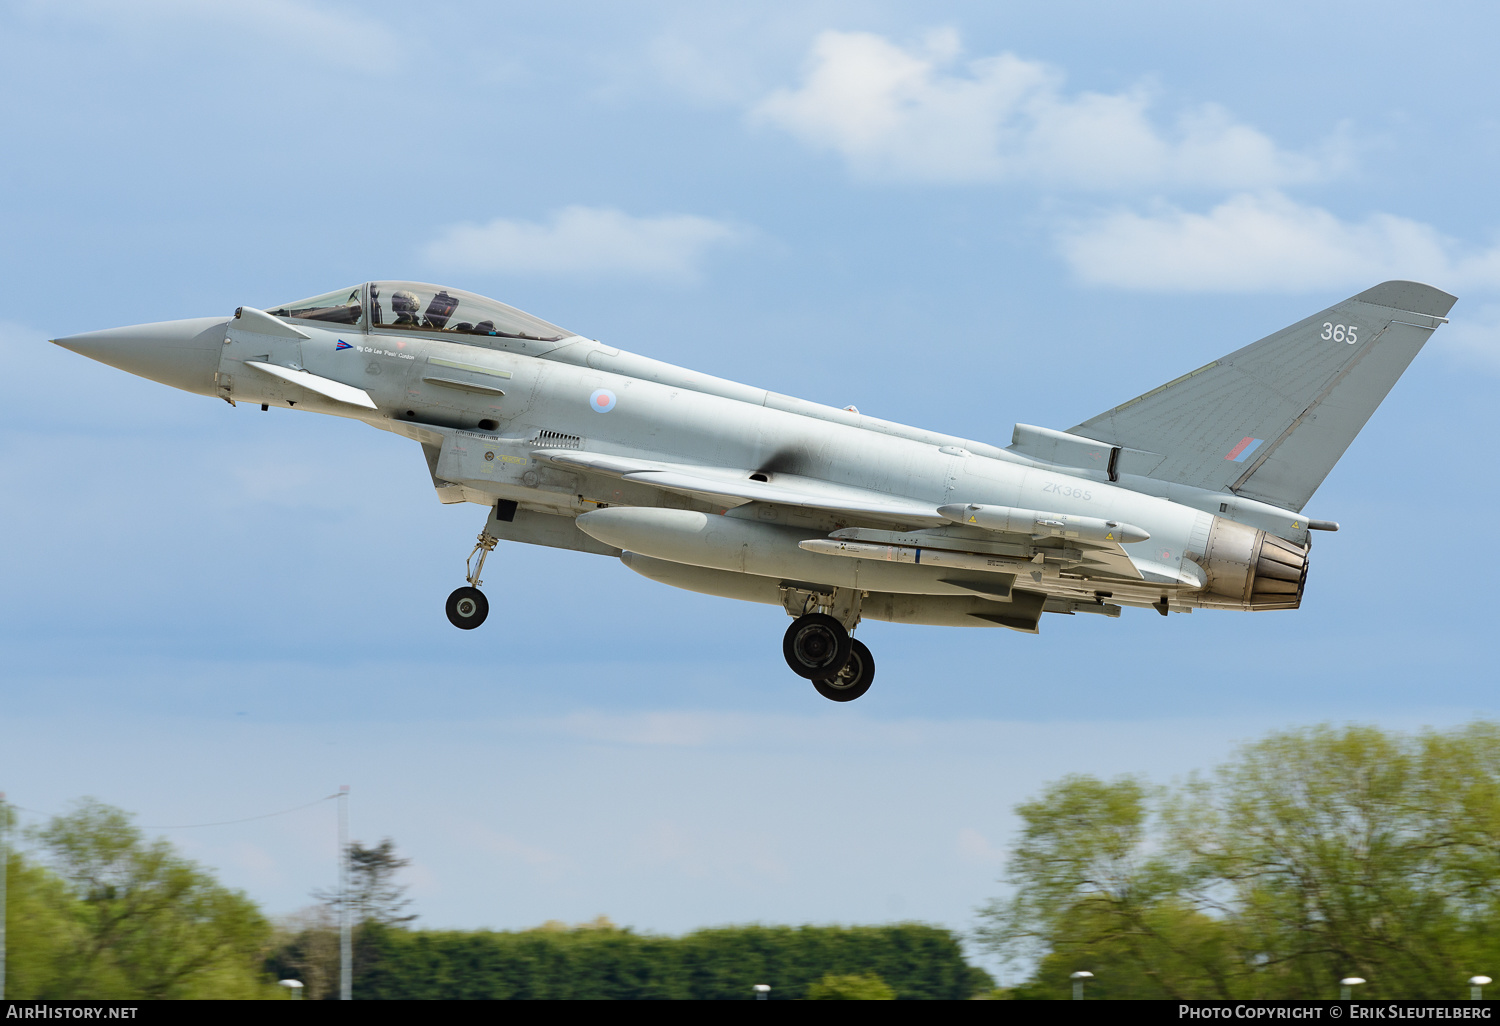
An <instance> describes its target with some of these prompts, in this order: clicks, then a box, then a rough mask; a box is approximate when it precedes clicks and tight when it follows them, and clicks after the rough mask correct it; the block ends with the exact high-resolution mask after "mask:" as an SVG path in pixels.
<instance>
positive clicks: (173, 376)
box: [52, 317, 229, 395]
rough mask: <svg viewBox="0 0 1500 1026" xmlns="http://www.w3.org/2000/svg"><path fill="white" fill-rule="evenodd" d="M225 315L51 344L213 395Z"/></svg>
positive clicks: (108, 330) (93, 333)
mask: <svg viewBox="0 0 1500 1026" xmlns="http://www.w3.org/2000/svg"><path fill="white" fill-rule="evenodd" d="M228 325H229V318H227V317H191V318H188V319H187V320H181V321H158V322H156V323H155V324H134V325H131V326H129V327H124V328H106V329H105V330H103V331H87V332H84V333H83V334H81V335H68V336H67V337H65V338H55V339H53V340H52V342H53V344H54V345H59V346H62V347H63V348H64V349H70V350H72V351H73V352H75V353H78V354H79V355H81V356H87V357H88V358H89V359H91V360H98V361H99V362H100V363H106V364H109V365H110V366H111V367H118V368H119V369H120V370H123V371H129V372H130V373H131V374H136V375H139V376H140V377H143V378H150V379H151V380H152V381H159V382H161V383H162V384H164V385H171V386H172V387H173V388H180V389H182V390H183V391H186V392H194V393H197V394H198V395H213V394H214V375H215V374H216V373H217V372H218V370H219V360H220V358H221V355H222V351H223V347H224V336H225V333H226V332H227V330H228Z"/></svg>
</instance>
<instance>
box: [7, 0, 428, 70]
mask: <svg viewBox="0 0 1500 1026" xmlns="http://www.w3.org/2000/svg"><path fill="white" fill-rule="evenodd" d="M29 7H30V9H31V10H32V11H33V12H34V14H35V15H36V16H37V17H38V18H45V19H47V20H54V19H56V18H58V17H69V16H71V17H74V18H76V19H79V20H83V21H86V22H88V23H89V24H91V25H109V26H111V27H112V28H113V29H114V30H115V31H117V32H120V33H122V34H131V35H134V36H137V37H141V38H145V39H147V40H149V42H150V43H151V44H152V45H153V46H161V45H164V43H165V41H166V40H168V39H170V38H171V34H175V33H179V32H183V31H187V32H191V31H192V29H194V28H195V27H203V26H206V27H209V28H211V29H215V30H219V31H218V32H216V37H217V38H216V40H215V45H216V46H229V47H235V46H237V45H243V44H244V43H245V42H246V40H244V39H242V38H237V37H238V36H240V35H241V34H243V35H246V36H250V37H252V39H253V43H254V45H255V46H256V47H258V48H260V50H261V52H263V53H274V52H294V53H296V54H297V55H298V56H299V57H300V58H302V59H309V58H310V59H312V60H313V61H316V62H319V63H328V64H336V65H340V66H342V67H346V68H352V69H359V70H364V71H375V72H379V71H383V70H385V69H387V68H389V67H390V66H391V65H392V64H394V63H397V62H399V61H400V60H401V58H402V56H403V55H404V53H405V52H406V50H407V47H403V46H402V45H401V42H400V40H399V39H398V37H397V35H396V34H395V33H394V32H392V31H391V30H390V29H389V28H387V27H386V26H385V25H384V24H382V23H381V22H379V21H377V20H376V19H375V18H374V17H373V16H372V15H371V14H370V13H369V12H368V11H362V10H358V9H356V8H354V7H338V6H330V5H328V4H319V3H312V2H307V0H214V2H212V3H203V2H201V0H73V2H71V3H55V2H51V0H49V2H47V3H45V4H43V3H33V4H30V5H29ZM224 30H228V32H227V34H226V32H225V31H224Z"/></svg>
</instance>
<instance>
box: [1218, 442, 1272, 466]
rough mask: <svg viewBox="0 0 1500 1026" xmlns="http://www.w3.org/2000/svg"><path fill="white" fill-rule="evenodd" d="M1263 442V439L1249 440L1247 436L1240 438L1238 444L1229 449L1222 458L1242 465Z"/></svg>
mask: <svg viewBox="0 0 1500 1026" xmlns="http://www.w3.org/2000/svg"><path fill="white" fill-rule="evenodd" d="M1264 441H1265V439H1264V438H1250V437H1248V436H1247V437H1245V438H1241V439H1240V441H1239V444H1238V445H1236V446H1235V447H1234V448H1233V449H1230V450H1229V452H1228V454H1227V455H1226V456H1225V457H1224V458H1225V459H1226V460H1231V461H1233V462H1235V463H1244V462H1245V460H1246V459H1248V458H1249V456H1250V454H1251V453H1253V452H1254V451H1255V450H1256V449H1259V448H1260V444H1261V443H1262V442H1264Z"/></svg>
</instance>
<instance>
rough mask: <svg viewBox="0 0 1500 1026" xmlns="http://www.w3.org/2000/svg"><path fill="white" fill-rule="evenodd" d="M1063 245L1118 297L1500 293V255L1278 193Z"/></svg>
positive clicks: (1094, 227)
mask: <svg viewBox="0 0 1500 1026" xmlns="http://www.w3.org/2000/svg"><path fill="white" fill-rule="evenodd" d="M1058 241H1059V245H1060V248H1061V250H1062V253H1063V256H1064V257H1065V258H1066V260H1067V261H1068V263H1069V265H1070V266H1071V267H1072V269H1073V272H1074V273H1075V274H1076V275H1077V276H1078V277H1079V278H1081V279H1082V280H1083V281H1085V282H1087V283H1089V284H1092V285H1109V286H1114V287H1117V288H1127V289H1143V290H1148V291H1159V292H1304V291H1312V290H1316V289H1324V288H1331V287H1335V286H1342V287H1364V286H1369V285H1373V284H1375V283H1376V282H1379V281H1383V280H1385V279H1387V278H1408V279H1413V280H1417V281H1425V282H1428V283H1430V284H1432V285H1436V286H1438V287H1439V288H1443V289H1447V290H1449V291H1452V290H1454V289H1457V288H1464V287H1471V288H1473V287H1477V288H1486V289H1493V288H1496V287H1497V286H1500V248H1492V249H1487V250H1481V251H1477V252H1475V251H1467V252H1466V251H1465V250H1464V248H1463V247H1462V246H1461V245H1460V244H1459V243H1458V242H1456V241H1455V240H1453V239H1450V238H1447V237H1445V236H1444V235H1442V234H1441V233H1439V232H1438V231H1437V229H1435V228H1433V227H1432V226H1431V225H1427V224H1423V223H1421V222H1420V221H1413V220H1411V219H1409V218H1404V217H1396V216H1394V215H1392V214H1380V213H1376V214H1371V215H1370V216H1368V217H1366V218H1365V219H1364V220H1363V221H1359V222H1349V221H1343V220H1340V219H1339V218H1338V217H1336V216H1334V215H1333V214H1331V213H1330V212H1328V211H1327V210H1324V209H1322V208H1321V207H1315V206H1309V205H1305V204H1301V203H1297V202H1295V201H1293V200H1291V199H1289V198H1287V197H1286V196H1283V195H1281V194H1279V193H1276V192H1267V193H1260V194H1254V193H1244V194H1240V195H1236V196H1232V197H1230V198H1229V199H1228V200H1226V201H1224V202H1223V203H1221V204H1219V205H1218V206H1216V207H1214V208H1213V209H1212V210H1210V211H1209V212H1208V213H1206V214H1199V213H1194V212H1191V211H1187V210H1182V209H1180V208H1177V207H1173V206H1167V205H1162V206H1159V207H1158V208H1157V209H1155V210H1153V211H1151V212H1150V213H1146V214H1141V213H1137V212H1134V211H1129V210H1120V211H1116V212H1114V213H1111V214H1107V215H1105V216H1103V217H1100V218H1096V219H1093V220H1090V221H1085V222H1080V223H1076V224H1074V225H1072V226H1071V227H1068V228H1065V229H1064V230H1063V231H1062V232H1061V233H1060V234H1059V239H1058Z"/></svg>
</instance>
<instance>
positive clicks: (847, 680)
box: [813, 639, 875, 702]
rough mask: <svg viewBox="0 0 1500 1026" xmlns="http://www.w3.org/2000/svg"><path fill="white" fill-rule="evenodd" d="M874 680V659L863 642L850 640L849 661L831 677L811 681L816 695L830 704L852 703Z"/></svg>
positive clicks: (868, 688)
mask: <svg viewBox="0 0 1500 1026" xmlns="http://www.w3.org/2000/svg"><path fill="white" fill-rule="evenodd" d="M874 680H875V657H874V656H872V655H870V650H869V649H868V648H866V647H865V646H864V643H863V642H859V641H855V640H853V639H850V642H849V661H848V662H847V663H845V664H844V668H843V669H842V670H840V671H839V672H838V673H837V674H836V675H835V676H833V677H826V678H821V679H818V680H814V681H813V687H815V688H817V689H818V694H820V695H822V696H823V697H824V698H826V699H828V700H829V701H832V702H852V701H854V700H855V699H856V698H858V697H859V696H860V695H863V694H864V693H865V692H866V691H869V690H870V685H871V683H873V682H874Z"/></svg>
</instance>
